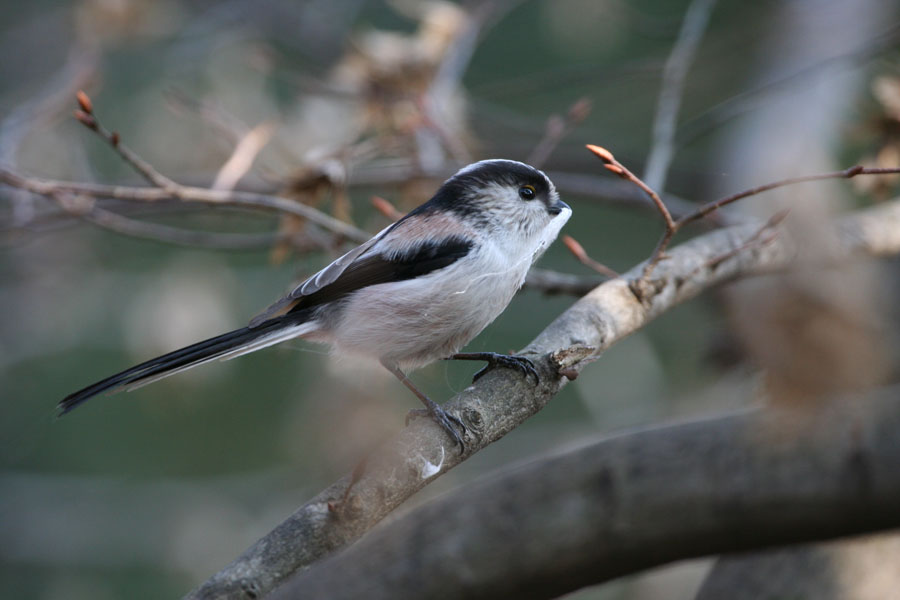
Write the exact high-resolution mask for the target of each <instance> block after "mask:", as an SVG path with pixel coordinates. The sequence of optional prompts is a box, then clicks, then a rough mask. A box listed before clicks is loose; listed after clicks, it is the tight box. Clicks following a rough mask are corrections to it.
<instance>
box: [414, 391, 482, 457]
mask: <svg viewBox="0 0 900 600" xmlns="http://www.w3.org/2000/svg"><path fill="white" fill-rule="evenodd" d="M420 417H430V418H431V420H433V421H434V422H435V423H437V424H438V425H440V426H441V428H442V429H443V430H444V431H446V432H447V435H449V436H450V438H451V439H452V440H453V441H454V442H455V443H456V445H457V446H459V453H460V454H463V453H464V452H465V451H466V444H465V442H463V437H464V436H465V435H466V431H467V428H466V425H465V423H463V422H462V421H461V420H460V419H459V418H458V417H455V416H454V415H451V414H450V413H448V412H447V411H445V410H444V409H443V408H441V407H440V405H439V404H436V403H435V402H433V401H432V400H429V401H428V404H426V408H414V409H412V410H410V411H409V412H408V413H406V424H407V425H409V423H410V421H412V420H413V419H418V418H420Z"/></svg>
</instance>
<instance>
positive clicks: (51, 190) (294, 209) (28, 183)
mask: <svg viewBox="0 0 900 600" xmlns="http://www.w3.org/2000/svg"><path fill="white" fill-rule="evenodd" d="M0 182H2V183H5V184H7V185H10V186H13V187H17V188H21V189H24V190H28V191H29V192H32V193H35V194H39V195H41V196H47V197H52V196H53V195H54V194H57V193H59V192H71V193H75V194H81V195H85V196H90V197H94V198H116V199H118V200H127V201H129V202H151V203H152V202H158V201H160V200H167V199H176V200H181V201H182V202H185V203H196V204H205V205H210V206H236V207H241V208H252V209H256V210H265V211H268V212H276V213H286V214H290V215H296V216H299V217H303V218H306V219H309V220H310V221H311V222H313V223H315V224H317V225H321V226H322V227H324V228H325V229H328V230H329V231H332V232H334V233H337V234H338V235H342V236H344V237H345V238H347V239H349V240H352V241H354V242H364V241H366V240H368V239H369V238H370V237H371V235H370V234H369V233H367V232H365V231H363V230H362V229H358V228H356V227H354V226H353V225H350V224H349V223H344V222H343V221H340V220H338V219H335V218H334V217H331V216H329V215H326V214H325V213H323V212H321V211H319V210H316V209H315V208H312V207H310V206H306V205H305V204H300V203H298V202H294V201H292V200H289V199H287V198H282V197H280V196H270V195H267V194H258V193H255V192H242V191H237V190H212V189H209V188H200V187H193V186H187V185H181V184H175V188H173V189H170V190H165V189H160V188H154V187H146V188H141V187H128V186H114V185H102V184H96V183H70V182H66V181H55V180H50V179H37V178H34V177H24V176H22V175H19V174H17V173H14V172H12V171H10V170H8V169H4V168H2V167H0Z"/></svg>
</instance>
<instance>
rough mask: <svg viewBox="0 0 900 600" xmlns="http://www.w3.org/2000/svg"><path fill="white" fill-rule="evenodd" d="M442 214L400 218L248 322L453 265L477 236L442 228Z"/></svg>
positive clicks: (260, 321)
mask: <svg viewBox="0 0 900 600" xmlns="http://www.w3.org/2000/svg"><path fill="white" fill-rule="evenodd" d="M442 220H444V219H441V218H440V217H433V218H426V219H417V220H410V219H401V220H400V221H398V222H397V223H394V224H393V225H391V226H390V227H388V228H386V229H384V230H382V231H381V232H379V233H378V234H377V235H375V237H373V238H372V239H371V240H369V241H368V242H366V243H364V244H362V245H361V246H357V247H356V248H354V249H353V250H350V251H349V252H347V253H346V254H344V255H343V256H341V257H339V258H338V259H336V260H335V261H334V262H332V263H331V264H329V265H328V266H327V267H325V268H324V269H322V270H321V271H319V272H318V273H316V274H315V275H312V276H311V277H309V278H308V279H306V280H305V281H303V282H302V283H301V284H299V285H298V286H297V287H296V288H294V289H293V290H292V291H291V292H290V293H289V294H288V295H287V296H285V297H284V298H282V299H281V300H279V301H278V302H276V303H274V304H273V305H271V306H270V307H269V308H267V309H266V310H265V311H263V312H262V313H261V314H259V315H258V316H256V317H254V318H253V320H251V321H250V327H251V328H253V327H257V326H259V325H261V324H263V323H265V322H266V321H268V320H270V319H272V318H275V317H277V316H280V315H283V314H287V313H290V312H294V311H299V310H303V309H306V308H312V307H315V306H318V305H321V304H325V303H327V302H331V301H334V300H338V299H340V298H342V297H343V296H346V295H347V294H349V293H351V292H354V291H356V290H359V289H362V288H364V287H368V286H370V285H376V284H380V283H390V282H393V281H404V280H407V279H412V278H414V277H420V276H423V275H427V274H428V273H431V272H432V271H436V270H438V269H443V268H444V267H447V266H450V265H451V264H453V263H454V262H456V261H457V260H459V259H460V258H462V257H463V256H465V255H466V254H468V253H469V251H470V250H471V249H472V245H473V242H472V240H471V237H470V236H466V235H465V232H464V231H462V230H459V228H458V227H454V228H450V229H448V228H447V227H443V228H442V227H441V223H440V221H442ZM454 229H456V231H453V230H454Z"/></svg>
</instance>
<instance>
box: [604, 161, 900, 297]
mask: <svg viewBox="0 0 900 600" xmlns="http://www.w3.org/2000/svg"><path fill="white" fill-rule="evenodd" d="M587 148H588V150H590V151H591V152H593V153H594V154H595V155H596V156H597V157H598V158H600V160H602V161H603V162H604V166H605V167H606V168H607V169H608V170H610V171H612V172H613V173H615V174H616V175H618V176H619V177H622V178H623V179H626V180H628V181H631V182H632V183H634V184H635V185H637V186H638V187H639V188H641V189H642V190H643V191H644V192H645V193H646V194H648V195H649V196H650V197H651V199H653V201H654V203H655V204H656V207H657V208H658V209H659V212H660V213H661V214H662V216H663V220H664V221H665V225H666V230H665V231H664V232H663V235H662V237H660V239H659V242H658V243H657V244H656V248H654V249H653V252H652V253H651V254H650V258H648V259H647V262H646V263H645V265H644V269H643V275H642V276H641V278H640V281H638V282H635V283H637V284H638V286H637V288H636V290H637V291H640V290H641V289H643V287H644V286H643V285H642V282H646V281H647V279H648V278H649V276H650V273H651V272H652V271H653V269H654V268H655V267H656V265H657V264H658V263H659V261H660V260H662V258H663V257H664V256H665V251H666V249H667V248H668V247H669V244H670V242H671V241H672V238H673V237H674V236H675V234H676V233H678V231H680V230H681V228H682V227H684V226H685V225H686V224H688V223H691V222H693V221H697V220H699V219H701V218H703V217H705V216H706V215H708V214H710V213H712V212H714V211H716V210H718V209H720V208H722V207H723V206H726V205H728V204H732V203H733V202H737V201H738V200H742V199H744V198H747V197H749V196H755V195H756V194H761V193H762V192H767V191H769V190H773V189H775V188H780V187H784V186H788V185H794V184H798V183H806V182H809V181H821V180H823V179H851V178H853V177H856V176H857V175H887V174H892V173H900V167H887V168H870V167H863V166H861V165H856V166H853V167H850V168H847V169H844V170H843V171H831V172H829V173H819V174H817V175H803V176H800V177H790V178H788V179H782V180H780V181H774V182H772V183H767V184H765V185H761V186H758V187H754V188H750V189H747V190H744V191H742V192H738V193H736V194H732V195H730V196H726V197H725V198H721V199H719V200H714V201H713V202H709V203H707V204H704V205H702V206H701V207H699V208H697V209H696V210H694V211H693V212H691V213H688V214H686V215H684V216H682V217H681V218H679V219H678V220H677V221H674V220H673V219H672V216H671V214H670V213H669V211H668V209H667V208H666V206H665V203H663V201H662V200H661V199H660V198H659V196H658V195H657V194H656V192H654V191H653V190H652V189H650V188H649V187H648V186H647V184H645V183H644V182H643V181H641V180H640V179H638V178H637V177H636V176H635V175H634V174H633V173H631V171H629V170H628V169H627V168H626V167H625V166H624V165H623V164H622V163H620V162H619V161H618V160H616V158H615V157H614V156H613V155H612V153H611V152H610V151H609V150H606V149H605V148H602V147H600V146H595V145H593V144H588V146H587Z"/></svg>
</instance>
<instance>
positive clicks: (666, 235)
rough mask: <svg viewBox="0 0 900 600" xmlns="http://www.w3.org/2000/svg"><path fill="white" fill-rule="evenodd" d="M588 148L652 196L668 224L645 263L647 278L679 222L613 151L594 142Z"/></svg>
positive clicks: (661, 255) (609, 168)
mask: <svg viewBox="0 0 900 600" xmlns="http://www.w3.org/2000/svg"><path fill="white" fill-rule="evenodd" d="M587 149H588V150H590V151H591V152H593V153H594V154H595V155H596V156H597V157H598V158H600V160H602V161H603V163H604V165H603V166H604V167H606V169H607V170H609V171H611V172H613V173H615V174H616V175H618V176H619V177H621V178H622V179H625V180H627V181H630V182H632V183H633V184H635V185H636V186H638V187H639V188H640V189H641V190H642V191H643V192H644V193H645V194H647V195H648V196H650V199H651V200H653V204H655V205H656V208H657V210H659V213H660V214H661V215H662V217H663V222H664V224H665V226H666V229H665V231H664V232H663V235H662V237H661V238H660V239H659V242H658V243H657V244H656V248H655V249H654V250H653V253H652V254H651V255H650V259H649V260H648V261H647V264H646V265H644V272H643V275H642V276H641V280H646V279H647V278H648V277H649V276H650V273H651V272H652V271H653V268H654V267H655V266H656V263H658V262H659V261H660V260H662V258H663V256H664V253H665V251H666V248H668V246H669V242H671V241H672V237H674V235H675V233H676V232H677V231H678V227H679V225H678V223H677V222H676V221H675V220H674V219H673V218H672V214H671V213H670V212H669V209H668V207H666V204H665V202H663V201H662V198H660V197H659V194H657V193H656V192H655V191H654V190H653V189H652V188H651V187H650V186H648V185H647V184H646V183H644V182H643V181H641V179H640V178H639V177H638V176H637V175H635V174H634V173H632V172H631V171H629V170H628V168H627V167H626V166H625V165H623V164H622V163H620V162H619V161H618V160H616V157H615V156H613V155H612V153H611V152H610V151H609V150H607V149H606V148H602V147H600V146H595V145H593V144H588V145H587Z"/></svg>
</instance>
